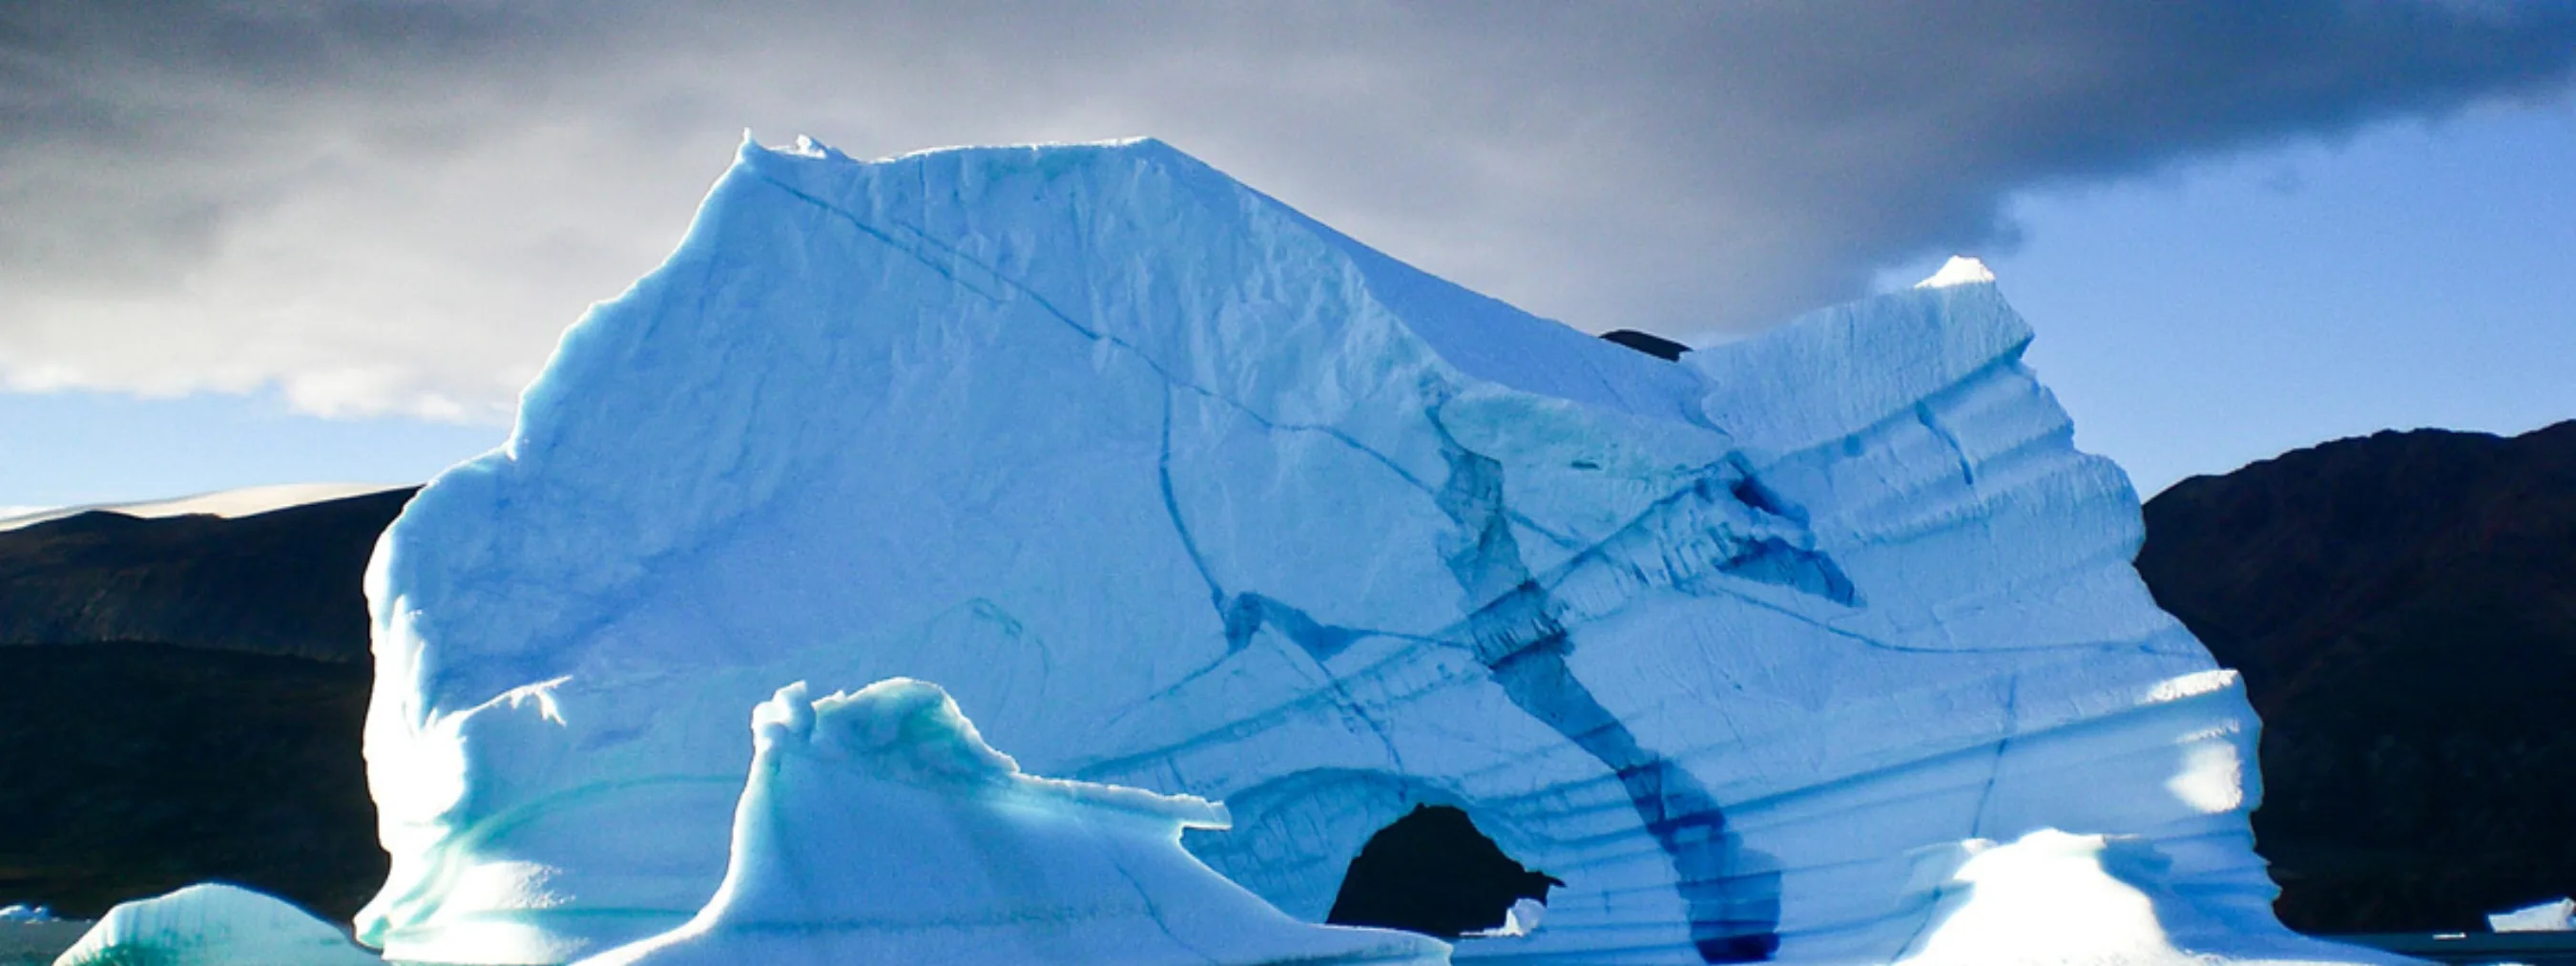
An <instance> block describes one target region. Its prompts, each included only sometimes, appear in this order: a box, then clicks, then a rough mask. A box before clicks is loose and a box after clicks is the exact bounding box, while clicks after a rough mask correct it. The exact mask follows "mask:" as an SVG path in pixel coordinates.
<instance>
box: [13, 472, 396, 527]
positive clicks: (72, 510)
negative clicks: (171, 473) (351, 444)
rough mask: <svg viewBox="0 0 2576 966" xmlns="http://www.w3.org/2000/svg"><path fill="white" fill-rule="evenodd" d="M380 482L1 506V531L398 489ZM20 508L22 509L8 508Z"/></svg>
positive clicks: (268, 506)
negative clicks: (104, 515) (84, 517)
mask: <svg viewBox="0 0 2576 966" xmlns="http://www.w3.org/2000/svg"><path fill="white" fill-rule="evenodd" d="M399 488H400V487H397V486H391V485H387V484H383V483H282V484H278V485H276V486H253V487H246V488H243V489H238V490H222V491H218V492H214V493H199V494H196V495H194V496H182V497H174V498H172V499H167V500H149V501H145V502H141V503H91V504H84V505H81V506H67V507H51V508H26V507H12V508H0V531H8V530H16V529H19V528H21V527H27V526H33V525H35V524H39V523H43V522H45V521H48V520H60V519H62V518H64V517H69V516H78V515H80V514H83V513H88V512H89V511H91V510H106V511H109V512H111V513H122V514H124V515H126V516H130V517H145V518H159V517H176V516H187V515H189V514H198V513H202V514H210V515H213V516H219V517H225V518H231V517H246V516H253V515H256V514H261V513H268V512H271V511H275V510H283V509H286V508H288V507H296V506H303V505H305V504H308V503H320V502H323V501H325V500H338V499H345V498H347V497H353V496H365V495H367V494H369V493H382V492H384V491H386V490H393V489H399ZM10 511H23V512H10Z"/></svg>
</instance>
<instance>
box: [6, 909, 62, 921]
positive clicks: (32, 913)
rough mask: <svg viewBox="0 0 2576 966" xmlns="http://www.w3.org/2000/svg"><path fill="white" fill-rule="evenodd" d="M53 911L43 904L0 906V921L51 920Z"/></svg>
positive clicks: (52, 919)
mask: <svg viewBox="0 0 2576 966" xmlns="http://www.w3.org/2000/svg"><path fill="white" fill-rule="evenodd" d="M53 921H54V911H53V910H52V909H49V908H46V907H44V906H30V905H15V906H0V922H53Z"/></svg>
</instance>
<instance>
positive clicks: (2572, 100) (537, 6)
mask: <svg viewBox="0 0 2576 966" xmlns="http://www.w3.org/2000/svg"><path fill="white" fill-rule="evenodd" d="M2572 77H2576V4H2567V3H2557V2H2551V3H2528V4H2525V3H2512V2H2501V0H2499V2H2487V0H2385V2H2345V0H2274V2H2266V3H2260V4H2250V3H2242V2H2234V0H2228V2H2160V3H2153V4H2145V3H2101V4H2028V3H2022V2H1993V3H1988V2H1973V0H1956V2H1952V0H1939V2H1892V0H1891V2H1876V0H1872V2H1843V3H1838V2H1798V3H1769V2H1730V3H1696V4H1681V3H1671V4H1654V3H1621V4H1612V3H1546V4H1539V3H1489V4H1474V5H1471V4H1446V3H1420V4H1402V3H1360V2H1330V0H1318V2H1299V3H1284V2H1283V3H1186V4H1178V3H1176V4H1157V3H1119V4H1082V3H1073V2H1045V3H1026V4H991V3H962V4H900V5H897V4H886V5H870V4H859V3H821V2H816V3H788V2H781V3H746V2H732V3H713V2H709V3H691V2H662V3H642V2H639V3H621V4H601V3H591V2H577V0H561V2H549V0H513V2H501V0H490V2H484V0H455V2H426V0H387V2H343V3H319V2H315V3H305V2H295V0H266V2H241V3H188V2H184V0H182V2H172V0H157V2H135V3H122V2H114V0H67V2H56V0H11V2H9V3H6V4H0V506H6V505H45V504H61V503H78V502H91V501H100V500H113V499H132V498H140V497H148V496H165V495H174V494H177V493H183V492H190V491H196V490H205V489H214V488H222V487H232V486H244V485H252V484H260V483H276V482H294V481H309V480H318V479H332V480H384V481H407V480H416V479H419V478H421V477H424V476H426V475H427V474H429V473H431V472H434V471H435V470H436V469H437V468H438V467H439V466H442V465H445V464H446V463H448V462H452V461H454V460H456V459H460V458H463V457H465V456H469V455H471V454H473V453H474V452H476V451H479V450H481V449H483V448H486V447H488V446H490V445H492V444H494V443H496V442H498V440H499V438H500V437H501V435H502V434H503V433H504V431H505V427H506V424H507V421H508V418H509V415H510V412H511V408H512V406H513V403H514V399H515V396H516V393H517V391H518V389H519V387H520V386H521V385H522V384H523V383H524V382H525V381H526V380H527V379H528V378H529V377H530V376H531V375H533V374H534V373H535V372H536V370H537V368H538V367H539V366H540V365H541V364H542V363H543V361H544V359H545V356H546V353H547V352H548V350H549V349H550V348H551V347H552V345H553V343H554V340H555V339H556V337H557V336H558V334H559V333H560V332H561V330H562V328H563V327H564V326H565V325H566V324H568V323H570V322H571V321H572V320H573V319H574V318H575V317H577V316H578V315H579V314H580V312H581V310H582V309H583V307H584V306H586V305H587V304H588V303H590V302H592V301H594V300H598V299H602V298H606V297H609V296H613V295H615V294H616V293H617V292H618V291H619V290H621V289H622V288H623V287H624V286H625V285H626V283H628V282H629V281H631V280H632V279H634V278H635V277H636V276H637V275H640V274H642V273H643V272H645V271H648V270H650V269H651V268H652V267H653V266H654V265H655V264H656V263H657V262H659V261H660V259H661V258H662V256H663V255H664V254H665V253H666V252H667V250H668V249H669V247H670V246H671V245H672V243H673V242H674V241H675V240H676V239H677V238H678V237H679V234H680V233H681V231H682V230H683V229H684V228H685V227H686V226H687V223H688V219H689V215H690V212H691V211H692V210H693V209H694V208H695V206H696V204H697V201H698V199H699V197H700V196H701V195H702V193H703V192H704V190H705V189H706V187H707V185H708V184H709V183H710V182H711V181H712V180H713V179H714V178H715V177H716V175H717V174H719V173H720V172H721V170H722V168H723V167H724V165H725V164H726V163H727V162H728V161H729V160H730V157H731V154H732V150H733V147H734V145H735V143H736V142H737V141H738V140H739V139H740V138H741V137H742V135H743V132H744V131H745V130H746V129H748V130H750V131H752V132H753V133H754V134H755V135H756V136H757V137H759V138H760V139H761V140H763V141H767V142H771V143H779V142H784V141H787V140H790V139H792V138H793V136H794V135H796V134H798V133H808V134H812V135H814V136H815V137H817V138H818V139H820V140H823V141H825V142H828V143H831V144H833V145H835V146H837V147H840V148H842V149H843V150H845V151H848V152H849V153H852V154H855V155H859V156H872V155H880V154H889V153H896V152H901V151H907V150H912V149H917V148H922V147H930V146H938V145H948V144H959V143H986V142H1019V141H1034V140H1088V139H1096V138H1105V137H1117V136H1126V135H1136V134H1151V135H1154V136H1158V137H1161V138H1163V139H1164V140H1166V141H1169V142H1171V143H1173V144H1174V145H1176V146H1179V147H1180V148H1182V149H1184V150H1187V151H1190V152H1192V153H1194V154H1197V155H1198V156H1200V157H1202V158H1204V159H1206V160H1208V161H1209V162H1211V163H1213V164H1215V165H1216V166H1218V167H1220V168H1222V169H1224V170H1226V171H1228V172H1229V173H1232V174H1233V175H1235V176H1236V177H1238V178H1241V179H1243V180H1245V181H1247V182H1249V183H1251V184H1253V185H1254V186H1256V187H1259V188H1261V189H1263V190H1265V191H1267V192H1269V193H1270V194H1272V195H1275V196H1277V197H1279V198H1281V199H1282V200H1284V201H1287V202H1288V203H1290V204H1292V205H1295V206H1297V207H1299V208H1301V209H1304V210H1305V211H1307V212H1308V213H1310V214H1313V215H1315V216H1316V217H1318V218H1320V219H1322V220H1323V221H1325V222H1328V223H1331V224H1333V225H1335V226H1337V227H1339V228H1342V229H1343V230H1345V231H1347V232H1349V233H1351V234H1352V235H1354V236H1356V237H1358V238H1360V239H1362V240H1365V241H1368V242H1370V243H1371V244H1374V245H1376V246H1377V247H1379V248H1382V249H1384V250H1386V251H1388V252H1390V253H1392V254H1394V255H1396V256H1397V257H1399V258H1402V259H1405V260H1407V261H1410V262H1413V263H1415V264H1417V265H1420V266H1422V267H1424V268H1427V269H1429V270H1431V271H1434V272H1436V273H1439V274H1442V275H1445V276H1448V277H1450V278H1452V279H1454V280H1456V281H1459V282H1461V283H1463V284H1465V285H1467V286H1469V287H1471V288H1476V289H1480V290H1483V291H1486V292H1488V293H1491V294H1494V295H1497V296H1499V297H1502V298H1504V299H1506V300H1508V301H1512V302H1514V303H1516V304H1519V305H1521V306H1522V307H1524V308H1527V309H1530V310H1531V311H1534V312H1537V313H1539V314H1541V315H1546V316H1550V317H1553V318H1557V319H1561V320H1564V321H1565V322H1567V323H1568V324H1570V325H1574V326H1576V327H1578V328H1583V329H1587V330H1592V331H1600V330H1604V329H1609V328H1619V327H1627V328H1641V329H1647V330H1651V331H1655V332H1660V333H1664V334H1667V335H1671V336H1675V337H1679V338H1683V339H1684V340H1686V341H1695V342H1707V341H1713V340H1721V339H1725V338H1729V337H1733V336H1735V335H1739V334H1742V333H1746V332H1750V331H1756V330H1758V329H1759V328H1761V327H1762V326H1764V325H1767V324H1771V323H1774V322H1776V321H1779V320H1781V319H1784V318H1786V317H1788V316H1790V315H1794V314H1795V313H1797V312H1799V311H1802V310H1804V309H1807V308H1812V307H1817V306H1821V305H1824V304H1829V303H1831V302H1834V301H1838V300H1843V299H1848V298H1852V297H1855V296H1859V295H1863V294H1866V293H1868V292H1869V291H1872V290H1873V289H1875V288H1881V287H1886V286H1889V285H1893V284H1901V283H1902V282H1904V281H1910V275H1919V274H1921V273H1923V272H1926V271H1928V270H1929V269H1930V267H1931V266H1933V265H1935V264H1937V263H1938V262H1939V260H1940V257H1941V256H1944V255H1946V254H1948V253H1951V252H1973V253H1977V254H1981V255H1985V256H1987V257H1988V258H1989V260H1990V261H1991V262H1993V263H1994V264H1995V265H1996V267H1997V269H1998V272H1999V273H2000V274H2001V275H2002V276H2003V280H2004V285H2005V291H2006V293H2007V295H2009V296H2011V297H2013V298H2014V299H2015V301H2016V303H2017V304H2019V305H2020V306H2021V307H2022V309H2023V311H2024V313H2025V314H2027V315H2029V316H2030V317H2031V318H2032V321H2033V322H2034V324H2035V325H2036V326H2037V327H2038V329H2039V331H2040V342H2039V344H2038V345H2037V346H2036V347H2035V348H2034V350H2033V354H2032V361H2033V363H2034V364H2035V365H2037V366H2039V367H2040V369H2041V373H2042V376H2043V378H2045V379H2047V381H2049V382H2050V383H2051V384H2052V385H2053V386H2055V387H2056V388H2057V389H2058V391H2059V393H2060V394H2061V397H2062V398H2063V399H2064V400H2065V401H2066V403H2067V405H2068V406H2069V408H2070V409H2071V410H2072V411H2074V413H2075V415H2076V418H2077V421H2078V425H2079V442H2081V443H2082V444H2083V445H2085V446H2086V447H2087V448H2089V449H2093V450H2096V451H2100V452H2106V453H2109V454H2110V455H2112V456H2114V457H2116V458H2119V459H2120V460H2121V461H2122V462H2123V463H2124V464H2126V465H2128V466H2129V467H2130V468H2131V470H2132V472H2133V474H2135V475H2136V477H2137V479H2138V483H2139V485H2140V488H2141V489H2142V490H2145V491H2147V492H2152V491H2153V490H2155V489H2157V488H2159V487H2161V486H2163V485H2164V484H2166V483H2168V482H2170V481H2172V480H2173V479H2175V478H2178V477H2180V476H2183V475H2187V474H2190V473H2196V472H2221V471H2225V470H2227V469H2230V468H2232V467H2234V466H2236V465H2239V464H2241V463H2243V462H2245V461H2247V460H2249V459H2254V458H2259V457H2262V456H2265V455H2269V454H2271V453H2274V452H2278V451H2279V450H2281V449H2284V448H2288V447H2291V446H2297V445H2303V444H2305V443H2309V442H2314V441H2317V440H2321V439H2324V438H2329V437H2332V436H2337V435H2345V434H2349V433H2352V432H2360V431H2367V430H2368V429H2371V428H2375V427H2379V426H2389V425H2400V426H2414V425H2448V426H2458V427H2462V428H2476V429H2487V430H2494V431H2508V432H2509V431H2519V430H2522V429H2528V428H2531V427H2533V426H2537V425H2541V424H2544V423H2547V422H2550V421H2554V420H2556V419H2563V418H2570V417H2576V387H2571V383H2576V380H2571V379H2570V378H2569V377H2568V376H2567V375H2566V374H2565V373H2566V371H2567V370H2568V369H2570V368H2576V366H2571V363H2576V281H2571V278H2572V277H2576V256H2570V255H2569V254H2567V253H2569V252H2571V251H2576V228H2571V227H2570V226H2571V225H2576V175H2570V174H2568V173H2567V172H2568V171H2569V170H2576V94H2571V91H2576V87H2572V86H2571V78H2572Z"/></svg>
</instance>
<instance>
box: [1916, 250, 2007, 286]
mask: <svg viewBox="0 0 2576 966" xmlns="http://www.w3.org/2000/svg"><path fill="white" fill-rule="evenodd" d="M1994 280H1995V273H1994V271H1993V270H1991V269H1988V268H1987V267H1986V263H1984V262H1981V261H1978V260H1976V259H1973V258H1969V257H1968V256H1966V255H1952V256H1950V260H1949V261H1946V262H1942V263H1941V269H1940V270H1939V271H1936V272H1933V273H1932V277H1931V278H1927V279H1924V280H1922V281H1920V282H1916V283H1914V287H1915V288H1949V287H1950V286H1953V285H1978V284H1984V283H1991V282H1993V281H1994Z"/></svg>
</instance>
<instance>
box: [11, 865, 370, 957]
mask: <svg viewBox="0 0 2576 966" xmlns="http://www.w3.org/2000/svg"><path fill="white" fill-rule="evenodd" d="M382 962H383V960H380V959H378V958H376V957H375V956H374V955H372V954H370V953H368V952H367V951H366V950H363V949H359V948H358V947H356V946H354V945H351V944H350V942H349V938H348V937H347V936H346V935H343V934H342V933H341V932H340V929H339V927H336V926H333V925H331V924H330V923H327V922H323V921H322V920H320V919H316V918H314V917H313V915H312V914H311V913H308V912H305V911H304V910H302V909H298V908H296V907H295V906H293V905H291V904H289V903H287V902H286V901H285V900H283V899H278V898H276V897H273V896H269V895H266V894H263V893H259V892H253V891H251V890H249V889H244V888H241V887H239V886H231V885H224V884H222V883H202V884H199V885H192V886H189V887H187V888H184V889H180V890H178V891H176V892H171V893H169V894H166V895H159V896H154V897H152V898H150V899H138V900H135V901H133V902H126V903H119V904H118V905H117V906H116V907H115V908H112V909H109V910H108V911H107V915H105V916H102V917H100V918H99V920H98V924H97V925H94V926H91V927H90V929H89V932H87V933H83V934H82V935H81V938H80V941H79V942H76V943H73V944H72V948H70V949H67V950H64V951H63V954H62V955H61V956H59V957H56V958H55V959H54V966H131V964H145V963H148V964H150V966H377V964H381V963H382Z"/></svg>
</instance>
